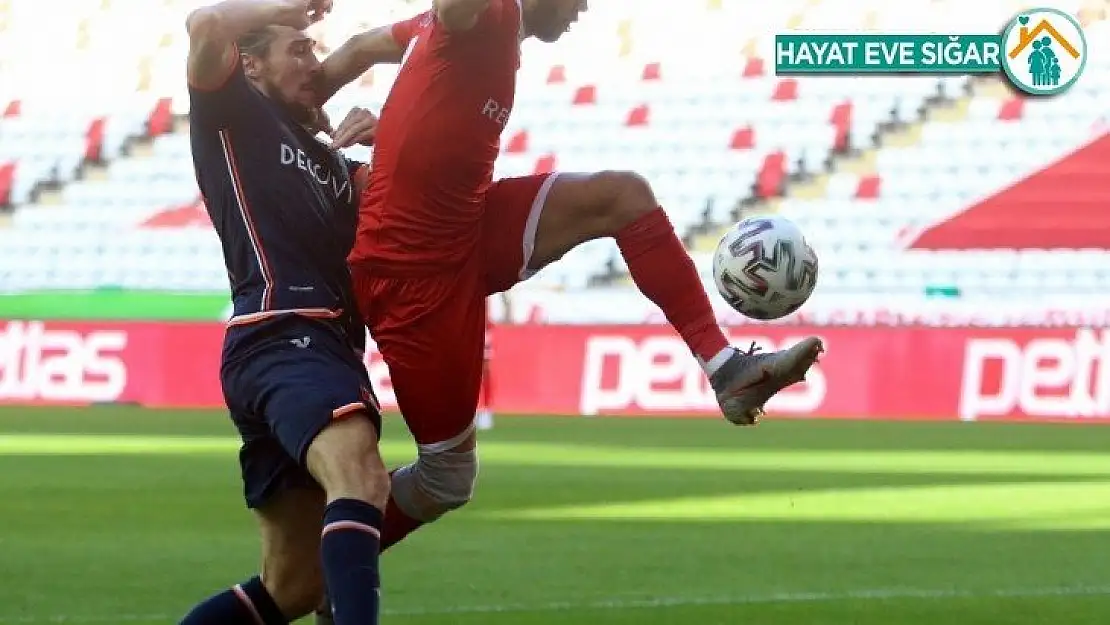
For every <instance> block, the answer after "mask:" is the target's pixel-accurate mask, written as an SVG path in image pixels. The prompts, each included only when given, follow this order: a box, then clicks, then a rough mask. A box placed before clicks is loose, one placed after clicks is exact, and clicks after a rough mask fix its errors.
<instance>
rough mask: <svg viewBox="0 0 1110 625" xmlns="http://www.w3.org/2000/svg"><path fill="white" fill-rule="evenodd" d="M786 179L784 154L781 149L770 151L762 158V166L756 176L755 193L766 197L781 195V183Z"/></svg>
mask: <svg viewBox="0 0 1110 625" xmlns="http://www.w3.org/2000/svg"><path fill="white" fill-rule="evenodd" d="M785 180H786V154H784V153H783V152H782V151H781V150H780V151H777V152H771V153H770V154H768V155H767V156H766V158H764V159H763V166H762V167H760V169H759V175H758V176H757V177H756V183H755V184H756V193H757V194H758V195H759V197H763V198H768V197H776V196H779V195H782V183H783V181H785Z"/></svg>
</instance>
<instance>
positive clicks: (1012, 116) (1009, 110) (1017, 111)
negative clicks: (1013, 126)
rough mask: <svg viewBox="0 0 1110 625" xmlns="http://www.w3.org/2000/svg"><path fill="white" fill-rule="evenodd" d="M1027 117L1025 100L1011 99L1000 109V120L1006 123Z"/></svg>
mask: <svg viewBox="0 0 1110 625" xmlns="http://www.w3.org/2000/svg"><path fill="white" fill-rule="evenodd" d="M1024 115H1025V98H1022V97H1020V96H1018V97H1014V98H1010V99H1009V100H1006V101H1005V102H1003V103H1002V106H1001V107H1000V108H999V109H998V119H1000V120H1002V121H1004V122H1012V121H1017V120H1019V119H1021V118H1022V117H1024Z"/></svg>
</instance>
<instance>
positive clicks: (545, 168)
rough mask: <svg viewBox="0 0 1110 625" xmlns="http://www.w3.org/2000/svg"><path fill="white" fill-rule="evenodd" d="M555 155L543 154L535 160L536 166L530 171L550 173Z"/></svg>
mask: <svg viewBox="0 0 1110 625" xmlns="http://www.w3.org/2000/svg"><path fill="white" fill-rule="evenodd" d="M555 165H556V160H555V155H554V154H545V155H543V156H541V157H540V158H539V159H538V160H537V161H536V168H535V169H534V170H533V171H532V173H534V174H550V173H551V172H553V171H555Z"/></svg>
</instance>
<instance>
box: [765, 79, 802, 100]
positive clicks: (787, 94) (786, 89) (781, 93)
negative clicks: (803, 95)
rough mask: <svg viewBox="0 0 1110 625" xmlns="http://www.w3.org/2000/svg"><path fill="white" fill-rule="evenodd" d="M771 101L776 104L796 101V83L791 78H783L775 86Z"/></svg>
mask: <svg viewBox="0 0 1110 625" xmlns="http://www.w3.org/2000/svg"><path fill="white" fill-rule="evenodd" d="M771 99H772V100H775V101H776V102H786V101H789V100H797V99H798V81H797V80H794V79H793V78H783V79H782V80H780V81H779V82H778V84H777V85H775V92H774V93H772V94H771Z"/></svg>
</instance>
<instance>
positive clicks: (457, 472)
mask: <svg viewBox="0 0 1110 625" xmlns="http://www.w3.org/2000/svg"><path fill="white" fill-rule="evenodd" d="M477 480H478V453H477V451H476V450H474V449H471V450H469V451H426V450H421V451H420V456H419V457H417V459H416V462H414V463H412V464H410V465H406V466H403V467H401V468H400V469H397V470H396V471H394V472H393V485H392V490H391V494H392V496H393V500H394V501H395V502H396V503H397V507H398V508H400V509H401V511H402V512H404V513H405V514H407V515H409V516H410V517H412V518H414V519H416V520H417V521H423V522H425V523H428V522H431V521H435V520H436V519H438V518H440V517H441V516H443V515H445V514H447V513H448V512H450V511H452V510H455V509H458V508H461V507H462V506H464V505H466V503H467V502H468V501H470V498H471V496H472V495H473V494H474V484H475V482H476V481H477Z"/></svg>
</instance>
